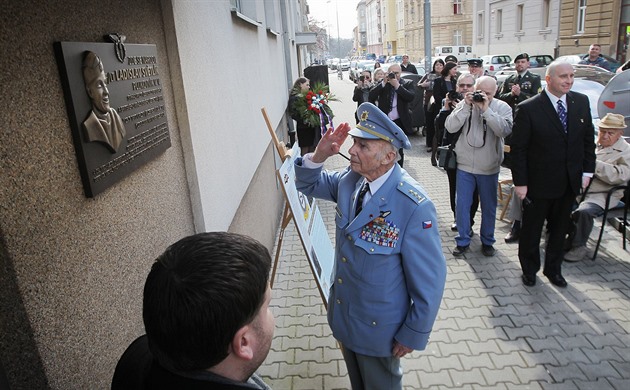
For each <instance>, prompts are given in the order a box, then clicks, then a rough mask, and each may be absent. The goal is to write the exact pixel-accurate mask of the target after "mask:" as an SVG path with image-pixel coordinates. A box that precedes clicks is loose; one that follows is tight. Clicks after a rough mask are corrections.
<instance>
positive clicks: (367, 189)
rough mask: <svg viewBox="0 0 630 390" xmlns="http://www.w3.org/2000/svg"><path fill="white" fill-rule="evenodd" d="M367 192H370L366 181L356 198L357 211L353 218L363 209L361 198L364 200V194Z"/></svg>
mask: <svg viewBox="0 0 630 390" xmlns="http://www.w3.org/2000/svg"><path fill="white" fill-rule="evenodd" d="M369 190H370V185H369V184H368V182H367V181H366V182H365V184H363V187H362V188H361V191H359V196H358V197H357V210H356V212H355V213H354V215H355V216H357V215H359V213H360V212H361V210H362V209H363V198H365V194H367V192H368V191H369Z"/></svg>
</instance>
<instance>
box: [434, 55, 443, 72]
mask: <svg viewBox="0 0 630 390" xmlns="http://www.w3.org/2000/svg"><path fill="white" fill-rule="evenodd" d="M437 64H442V66H444V60H443V59H441V58H438V59H437V60H435V62H434V63H433V69H431V72H432V73H436V72H435V65H437Z"/></svg>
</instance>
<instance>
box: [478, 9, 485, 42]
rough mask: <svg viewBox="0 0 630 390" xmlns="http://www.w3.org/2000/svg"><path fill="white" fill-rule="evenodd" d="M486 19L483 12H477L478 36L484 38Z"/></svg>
mask: <svg viewBox="0 0 630 390" xmlns="http://www.w3.org/2000/svg"><path fill="white" fill-rule="evenodd" d="M483 29H484V20H483V12H479V13H478V14H477V37H479V38H483Z"/></svg>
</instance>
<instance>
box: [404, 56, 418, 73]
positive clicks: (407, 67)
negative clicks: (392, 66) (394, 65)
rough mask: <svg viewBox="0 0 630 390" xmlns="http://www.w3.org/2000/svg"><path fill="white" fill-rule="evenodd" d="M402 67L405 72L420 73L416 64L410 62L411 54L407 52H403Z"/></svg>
mask: <svg viewBox="0 0 630 390" xmlns="http://www.w3.org/2000/svg"><path fill="white" fill-rule="evenodd" d="M400 69H401V70H402V71H403V72H408V73H413V74H418V70H417V69H416V66H415V65H414V64H412V63H411V62H409V56H408V55H407V54H403V56H402V64H400Z"/></svg>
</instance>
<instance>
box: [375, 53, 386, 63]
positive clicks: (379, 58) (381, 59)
mask: <svg viewBox="0 0 630 390" xmlns="http://www.w3.org/2000/svg"><path fill="white" fill-rule="evenodd" d="M386 59H387V56H386V55H385V54H381V55H380V56H378V58H377V61H378V62H380V63H381V64H384V63H385V60H386Z"/></svg>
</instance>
